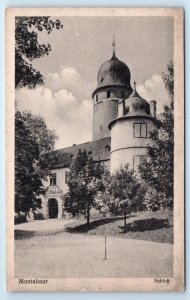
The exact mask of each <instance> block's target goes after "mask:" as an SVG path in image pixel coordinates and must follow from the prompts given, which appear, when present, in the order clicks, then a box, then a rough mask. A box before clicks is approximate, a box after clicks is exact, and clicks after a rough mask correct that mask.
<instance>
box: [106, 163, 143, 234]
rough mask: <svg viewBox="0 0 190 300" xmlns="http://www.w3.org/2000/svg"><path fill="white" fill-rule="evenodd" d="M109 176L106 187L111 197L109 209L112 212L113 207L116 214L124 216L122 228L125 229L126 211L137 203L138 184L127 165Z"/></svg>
mask: <svg viewBox="0 0 190 300" xmlns="http://www.w3.org/2000/svg"><path fill="white" fill-rule="evenodd" d="M110 176H111V177H110V180H109V182H110V184H109V185H108V187H107V189H108V190H109V194H110V196H111V202H110V208H111V210H112V211H113V208H114V207H115V210H116V211H117V212H120V213H122V214H123V215H124V228H125V229H126V219H127V211H128V209H130V208H131V207H132V206H134V205H135V204H137V203H139V198H138V197H137V196H138V191H139V189H140V183H139V182H138V180H137V177H136V175H135V173H134V172H133V171H132V170H130V169H129V166H128V165H124V166H121V167H120V168H119V169H117V170H116V171H115V173H114V174H112V175H110Z"/></svg>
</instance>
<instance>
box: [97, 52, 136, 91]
mask: <svg viewBox="0 0 190 300" xmlns="http://www.w3.org/2000/svg"><path fill="white" fill-rule="evenodd" d="M130 79H131V74H130V71H129V68H128V67H127V65H126V64H125V63H124V62H122V61H121V60H119V59H118V58H117V57H116V55H115V50H114V51H113V55H112V57H111V59H110V60H108V61H106V62H104V63H103V64H102V65H101V67H100V69H99V71H98V78H97V80H98V86H97V87H98V88H99V87H105V86H107V85H120V86H130Z"/></svg>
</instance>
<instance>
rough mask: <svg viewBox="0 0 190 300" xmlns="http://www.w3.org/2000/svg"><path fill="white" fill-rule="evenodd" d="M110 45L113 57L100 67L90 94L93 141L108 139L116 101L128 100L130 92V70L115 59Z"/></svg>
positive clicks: (116, 106) (115, 111)
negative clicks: (94, 87)
mask: <svg viewBox="0 0 190 300" xmlns="http://www.w3.org/2000/svg"><path fill="white" fill-rule="evenodd" d="M112 45H113V55H112V57H111V59H110V60H108V61H106V62H104V63H103V64H102V65H101V67H100V69H99V71H98V76H97V88H96V89H95V91H94V92H93V93H92V98H93V105H94V106H93V141H94V140H99V139H103V138H106V137H110V131H109V129H108V124H109V123H110V122H111V121H112V120H113V119H115V118H116V117H117V114H118V101H119V99H124V98H128V97H129V95H130V94H131V92H132V88H131V85H130V78H131V74H130V70H129V68H128V67H127V65H126V64H125V63H124V62H122V61H120V60H119V59H118V58H117V57H116V55H115V45H116V44H115V40H113V43H112Z"/></svg>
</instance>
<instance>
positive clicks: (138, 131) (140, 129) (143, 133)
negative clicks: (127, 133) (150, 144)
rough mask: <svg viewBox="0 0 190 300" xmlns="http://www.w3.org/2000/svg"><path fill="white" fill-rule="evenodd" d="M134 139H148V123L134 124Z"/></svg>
mask: <svg viewBox="0 0 190 300" xmlns="http://www.w3.org/2000/svg"><path fill="white" fill-rule="evenodd" d="M133 137H135V138H147V124H146V123H134V124H133Z"/></svg>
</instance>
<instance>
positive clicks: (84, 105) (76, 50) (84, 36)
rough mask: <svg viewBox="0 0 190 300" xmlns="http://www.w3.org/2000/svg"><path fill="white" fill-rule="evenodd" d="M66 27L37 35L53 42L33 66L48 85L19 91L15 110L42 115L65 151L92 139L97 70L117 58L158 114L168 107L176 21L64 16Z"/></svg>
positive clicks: (140, 92)
mask: <svg viewBox="0 0 190 300" xmlns="http://www.w3.org/2000/svg"><path fill="white" fill-rule="evenodd" d="M59 19H60V21H62V23H63V26H64V27H63V29H61V30H54V31H53V32H52V33H51V34H47V33H46V32H42V33H40V34H39V41H40V42H41V43H49V44H50V45H51V48H52V51H51V52H50V54H49V55H48V56H44V57H42V58H39V59H36V60H34V61H33V62H32V65H33V67H34V68H36V69H37V70H39V71H40V72H41V74H43V76H44V78H45V85H44V86H40V87H37V88H35V89H33V90H29V89H27V88H23V89H21V90H19V91H16V101H17V107H18V109H20V110H29V111H31V112H32V113H33V114H38V115H41V116H42V117H43V118H44V119H45V121H46V123H47V126H48V128H49V129H52V130H55V132H56V134H57V135H58V137H59V139H58V141H57V143H56V148H57V149H59V148H64V147H67V146H71V145H72V144H74V143H75V144H79V143H83V142H87V141H90V140H91V139H92V120H93V105H92V96H91V95H92V92H93V90H94V89H95V88H96V85H97V73H98V69H99V67H100V66H101V64H102V63H103V62H105V61H106V60H109V59H110V58H111V56H112V51H113V50H112V40H113V34H114V35H115V41H116V56H117V57H118V59H120V60H122V61H123V62H125V63H126V64H127V65H128V67H129V69H130V72H131V85H132V83H133V81H134V80H135V81H136V82H137V91H138V93H139V94H140V96H141V97H143V98H144V99H146V100H148V101H150V100H156V101H157V111H158V113H159V112H161V111H162V109H163V105H164V104H167V103H168V95H167V92H166V90H165V87H164V84H163V81H162V72H167V64H168V63H169V61H170V60H172V59H173V19H172V17H75V18H74V17H64V18H60V17H59Z"/></svg>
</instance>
